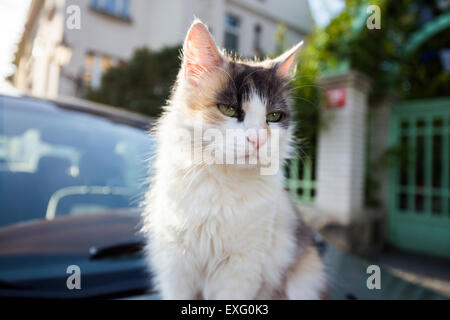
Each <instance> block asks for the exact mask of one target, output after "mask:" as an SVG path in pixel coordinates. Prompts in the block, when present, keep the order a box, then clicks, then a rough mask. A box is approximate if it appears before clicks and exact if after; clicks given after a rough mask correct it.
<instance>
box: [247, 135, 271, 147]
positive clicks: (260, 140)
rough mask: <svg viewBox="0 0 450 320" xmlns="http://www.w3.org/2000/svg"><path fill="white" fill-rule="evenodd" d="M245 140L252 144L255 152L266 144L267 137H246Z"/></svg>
mask: <svg viewBox="0 0 450 320" xmlns="http://www.w3.org/2000/svg"><path fill="white" fill-rule="evenodd" d="M247 140H248V141H249V142H250V143H251V144H253V146H254V147H255V149H256V150H259V148H261V147H262V146H263V145H264V144H265V143H266V142H267V136H266V135H264V134H262V135H261V134H260V135H256V134H255V135H252V134H251V135H248V136H247Z"/></svg>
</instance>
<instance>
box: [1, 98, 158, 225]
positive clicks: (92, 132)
mask: <svg viewBox="0 0 450 320" xmlns="http://www.w3.org/2000/svg"><path fill="white" fill-rule="evenodd" d="M151 145H152V141H151V139H150V137H149V136H148V135H147V133H146V131H145V130H143V129H138V128H135V127H132V126H129V125H126V124H122V123H117V122H113V121H111V120H108V119H105V118H102V117H99V116H94V115H92V114H87V113H81V112H75V111H70V110H64V109H61V108H59V107H57V106H55V105H53V104H51V103H48V102H43V101H33V100H26V99H15V98H4V97H0V189H1V194H0V212H2V214H1V215H0V226H4V225H8V224H13V223H18V222H24V221H28V220H34V219H44V218H46V216H47V219H48V218H53V217H55V216H60V215H75V214H82V213H91V212H98V211H105V210H108V209H114V208H126V207H133V206H137V205H138V204H139V202H140V200H141V198H142V194H143V192H144V186H145V183H144V182H145V176H146V170H147V169H146V168H147V165H146V163H145V159H147V158H148V157H149V156H150V153H151ZM49 205H50V206H49Z"/></svg>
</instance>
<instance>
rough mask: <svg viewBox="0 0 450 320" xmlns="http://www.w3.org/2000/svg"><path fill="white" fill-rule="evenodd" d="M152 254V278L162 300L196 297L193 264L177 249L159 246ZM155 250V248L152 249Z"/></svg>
mask: <svg viewBox="0 0 450 320" xmlns="http://www.w3.org/2000/svg"><path fill="white" fill-rule="evenodd" d="M158 249H159V250H158V252H157V254H153V259H152V260H153V263H152V265H153V271H154V272H153V273H154V280H155V284H156V287H157V289H158V291H159V292H160V294H161V296H162V299H164V300H194V299H197V298H198V290H197V289H196V288H197V287H196V286H195V282H196V281H197V279H196V277H195V275H196V272H195V270H193V264H192V263H190V262H189V261H187V259H186V258H185V256H184V255H183V254H182V253H181V252H179V250H177V249H175V248H173V247H170V246H161V247H159V248H158ZM154 251H155V250H154Z"/></svg>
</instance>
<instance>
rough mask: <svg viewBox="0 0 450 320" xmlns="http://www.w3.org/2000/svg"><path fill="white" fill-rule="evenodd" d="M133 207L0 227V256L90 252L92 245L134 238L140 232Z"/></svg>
mask: <svg viewBox="0 0 450 320" xmlns="http://www.w3.org/2000/svg"><path fill="white" fill-rule="evenodd" d="M139 228H140V215H139V211H138V210H135V209H131V210H130V209H126V210H115V211H108V212H102V213H95V214H80V215H76V216H63V217H58V218H55V219H54V220H37V221H31V222H27V223H23V224H15V225H11V226H6V227H2V228H0V257H3V256H15V255H53V254H84V255H89V252H90V250H91V249H92V248H93V247H104V246H109V245H113V244H114V243H118V242H124V241H133V240H136V241H137V240H138V239H139V238H141V236H140V235H139Z"/></svg>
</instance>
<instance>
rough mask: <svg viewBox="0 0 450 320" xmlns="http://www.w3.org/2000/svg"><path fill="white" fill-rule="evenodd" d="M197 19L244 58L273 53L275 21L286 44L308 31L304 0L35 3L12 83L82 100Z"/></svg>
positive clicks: (177, 40) (177, 38) (176, 41)
mask: <svg viewBox="0 0 450 320" xmlns="http://www.w3.org/2000/svg"><path fill="white" fill-rule="evenodd" d="M194 17H198V18H200V19H201V20H203V21H204V22H205V23H206V24H207V25H208V26H209V28H210V31H211V33H212V34H213V36H214V38H215V40H216V43H217V44H218V45H219V46H220V47H225V48H227V49H228V50H229V51H233V52H238V53H239V54H240V55H242V56H254V55H265V54H270V53H274V52H275V51H276V50H277V44H276V41H275V39H274V37H275V34H276V33H277V30H278V27H279V24H280V23H282V24H284V25H285V26H286V34H285V37H286V45H293V44H295V43H296V42H298V41H300V40H302V39H303V38H305V36H306V35H307V34H308V33H310V32H311V30H312V26H313V20H312V17H311V14H310V11H309V6H308V2H307V0H301V1H290V0H239V1H237V0H168V1H155V0H151V1H147V0H47V1H43V0H33V1H32V3H31V6H30V9H29V12H28V17H27V24H26V28H25V31H24V34H23V36H22V39H21V42H20V43H19V47H18V51H17V53H16V61H15V63H16V65H17V71H16V74H15V75H14V85H15V86H16V87H17V88H18V89H19V90H21V91H22V92H24V93H27V94H32V95H35V96H43V97H56V96H81V95H82V88H83V87H85V86H86V85H88V86H92V87H94V88H95V87H98V86H99V85H100V81H101V76H102V74H103V73H104V72H105V71H106V70H107V69H108V68H109V67H111V66H115V65H118V64H120V63H123V62H124V61H126V60H127V59H129V58H130V57H131V55H132V54H133V52H134V51H135V50H136V49H138V48H140V47H148V48H150V49H152V50H158V49H161V48H163V47H165V46H175V45H180V44H181V43H182V41H183V38H184V36H185V33H186V31H187V29H188V27H189V25H190V23H191V22H192V20H193V18H194ZM76 19H78V21H77V20H76ZM78 22H79V24H78V25H77V23H78Z"/></svg>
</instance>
